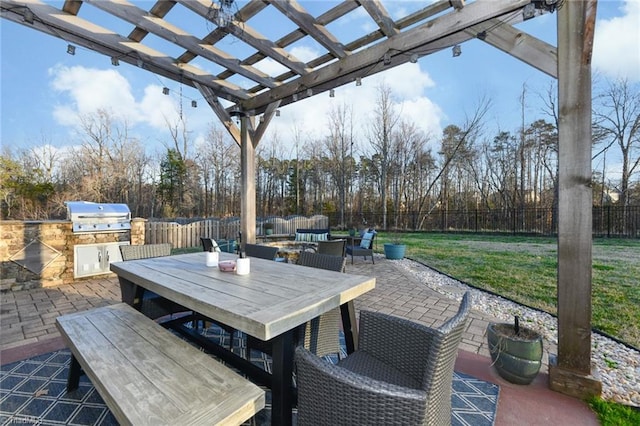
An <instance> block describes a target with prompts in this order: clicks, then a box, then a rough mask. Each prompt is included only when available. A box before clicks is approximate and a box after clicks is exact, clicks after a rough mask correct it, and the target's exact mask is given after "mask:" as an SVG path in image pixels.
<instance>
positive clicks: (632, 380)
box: [394, 259, 640, 407]
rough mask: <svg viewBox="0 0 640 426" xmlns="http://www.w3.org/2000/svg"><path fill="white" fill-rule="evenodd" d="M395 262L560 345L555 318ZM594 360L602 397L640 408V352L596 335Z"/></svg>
mask: <svg viewBox="0 0 640 426" xmlns="http://www.w3.org/2000/svg"><path fill="white" fill-rule="evenodd" d="M394 262H397V264H398V265H399V266H401V267H402V268H404V269H405V270H407V271H408V272H410V273H411V274H412V275H413V276H415V277H417V278H418V280H419V281H420V282H422V283H424V284H425V285H427V286H428V287H429V288H430V289H432V290H434V291H437V292H438V293H440V294H443V295H445V296H448V297H450V298H452V299H458V300H459V299H460V297H461V295H462V293H463V291H466V290H470V291H471V293H472V295H473V308H474V309H476V310H478V311H480V312H483V313H485V314H488V315H490V316H492V317H495V318H496V319H498V320H500V321H504V322H513V317H514V315H518V316H519V317H520V323H521V324H522V325H523V326H527V327H530V328H533V329H535V330H537V331H539V332H540V333H541V334H542V335H543V336H544V338H545V340H547V341H549V342H551V343H553V344H554V345H557V344H558V322H557V319H556V318H555V317H554V316H552V315H549V314H547V313H545V312H541V311H538V310H535V309H531V308H527V307H525V306H522V305H519V304H517V303H514V302H511V301H509V300H506V299H503V298H502V297H499V296H494V295H492V294H490V293H486V292H483V291H481V290H478V289H476V288H473V287H470V286H468V285H466V284H464V283H462V282H460V281H458V280H456V279H453V278H451V277H448V276H447V275H444V274H441V273H440V272H437V271H435V270H433V269H431V268H429V267H426V266H424V265H421V264H420V263H418V262H415V261H412V260H409V259H403V260H398V261H394ZM591 358H592V362H593V363H594V365H595V366H596V374H597V375H598V376H599V377H600V380H601V381H602V397H603V398H604V399H606V400H611V401H615V402H619V403H622V404H626V405H633V406H636V407H640V352H638V351H636V350H634V349H631V348H629V347H628V346H625V345H623V344H621V343H618V342H616V341H615V340H612V339H610V338H608V337H606V336H603V335H601V334H598V333H593V334H592V338H591Z"/></svg>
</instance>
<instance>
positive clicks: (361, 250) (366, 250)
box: [347, 230, 376, 265]
mask: <svg viewBox="0 0 640 426" xmlns="http://www.w3.org/2000/svg"><path fill="white" fill-rule="evenodd" d="M375 238H376V231H374V230H368V231H367V232H365V233H364V234H362V237H361V239H360V244H355V243H354V241H355V240H354V239H353V238H351V239H350V242H351V244H349V245H348V246H347V254H348V255H351V264H352V265H353V257H354V256H364V260H367V256H371V261H372V262H373V263H376V261H375V259H374V258H373V240H374V239H375Z"/></svg>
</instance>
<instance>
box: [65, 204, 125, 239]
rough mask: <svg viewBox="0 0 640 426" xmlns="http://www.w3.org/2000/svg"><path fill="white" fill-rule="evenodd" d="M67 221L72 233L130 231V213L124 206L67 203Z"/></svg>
mask: <svg viewBox="0 0 640 426" xmlns="http://www.w3.org/2000/svg"><path fill="white" fill-rule="evenodd" d="M65 204H66V206H67V219H68V220H70V221H71V222H72V224H73V232H74V233H81V232H122V231H128V230H130V229H131V211H130V210H129V207H128V206H127V205H126V204H101V203H92V202H89V201H67V202H66V203H65Z"/></svg>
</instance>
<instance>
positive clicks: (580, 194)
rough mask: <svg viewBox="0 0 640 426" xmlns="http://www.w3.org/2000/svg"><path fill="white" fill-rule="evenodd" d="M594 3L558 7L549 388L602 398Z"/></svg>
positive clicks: (575, 394)
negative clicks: (594, 352)
mask: <svg viewBox="0 0 640 426" xmlns="http://www.w3.org/2000/svg"><path fill="white" fill-rule="evenodd" d="M595 15H596V0H586V1H567V2H563V4H562V7H561V8H559V9H558V100H559V125H558V127H559V129H558V137H559V147H558V168H559V170H558V185H559V203H558V219H559V220H558V359H557V364H556V365H551V363H550V365H549V379H550V380H549V387H550V388H551V389H553V390H555V391H558V392H562V393H565V394H568V395H572V396H575V397H579V398H584V397H589V396H594V395H600V393H601V391H602V384H601V383H600V381H598V380H597V379H596V378H595V377H594V374H592V366H591V260H592V253H591V250H592V243H591V235H592V213H591V210H592V188H591V174H592V172H591V52H592V45H593V32H594V27H595Z"/></svg>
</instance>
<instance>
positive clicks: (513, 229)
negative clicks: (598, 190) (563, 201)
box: [329, 206, 640, 238]
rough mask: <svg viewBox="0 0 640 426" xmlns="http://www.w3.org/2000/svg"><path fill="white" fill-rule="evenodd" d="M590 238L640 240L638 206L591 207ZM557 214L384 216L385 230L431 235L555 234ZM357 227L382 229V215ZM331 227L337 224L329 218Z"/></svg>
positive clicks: (492, 212)
mask: <svg viewBox="0 0 640 426" xmlns="http://www.w3.org/2000/svg"><path fill="white" fill-rule="evenodd" d="M592 214H593V235H594V236H596V237H619V238H640V206H629V207H622V206H602V207H593V212H592ZM557 217H558V215H557V211H555V210H554V209H551V208H536V209H534V208H525V209H499V210H489V209H471V210H434V211H432V212H430V213H429V214H423V215H418V214H416V213H403V214H400V215H397V216H396V215H393V214H388V215H387V228H388V229H398V230H411V231H431V232H436V231H437V232H477V233H481V232H500V233H513V234H534V235H546V236H552V235H557V232H558V219H557ZM358 218H359V219H357V220H354V222H355V223H356V224H357V226H359V227H364V226H368V227H376V228H380V229H381V228H383V226H382V224H383V218H382V215H381V214H368V215H367V214H365V215H359V216H358ZM329 222H330V223H332V224H337V223H339V220H338V219H337V216H336V217H330V218H329Z"/></svg>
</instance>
